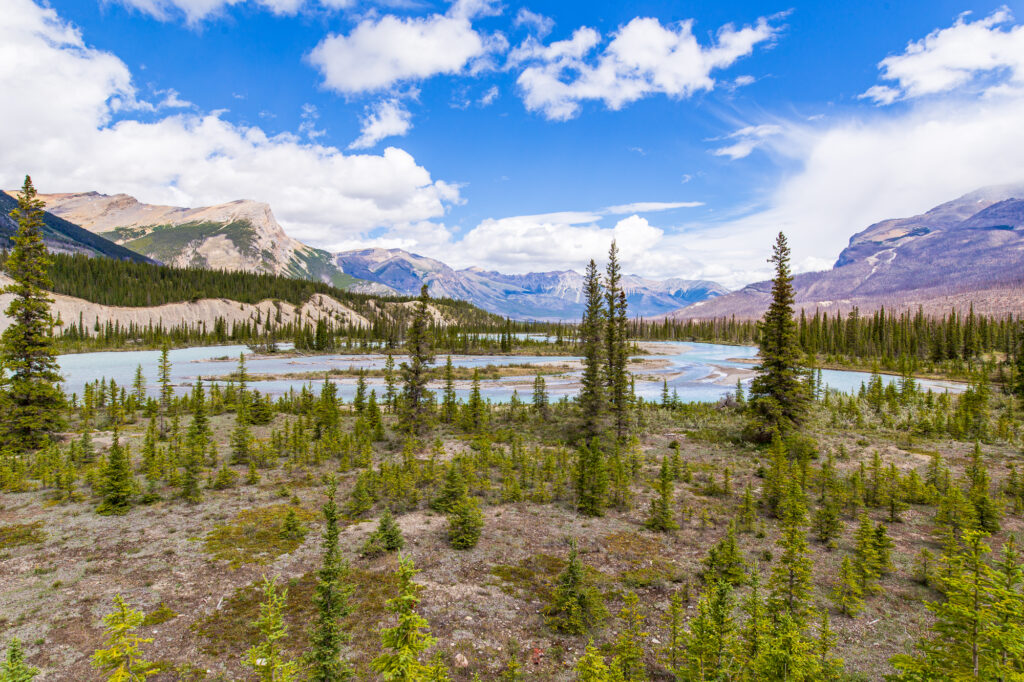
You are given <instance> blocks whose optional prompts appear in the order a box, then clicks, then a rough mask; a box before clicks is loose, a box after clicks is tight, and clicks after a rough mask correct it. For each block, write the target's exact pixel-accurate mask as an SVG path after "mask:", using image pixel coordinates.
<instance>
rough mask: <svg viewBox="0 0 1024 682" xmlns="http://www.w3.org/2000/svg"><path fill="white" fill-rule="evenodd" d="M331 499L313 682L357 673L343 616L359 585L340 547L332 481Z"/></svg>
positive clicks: (316, 598)
mask: <svg viewBox="0 0 1024 682" xmlns="http://www.w3.org/2000/svg"><path fill="white" fill-rule="evenodd" d="M328 485H329V487H328V489H327V502H326V503H325V504H324V506H323V509H322V512H323V515H324V534H323V545H322V546H323V560H322V561H321V564H320V570H318V571H317V583H316V592H315V593H314V594H313V603H314V605H316V611H317V616H316V625H315V626H314V629H313V632H312V635H311V636H310V644H311V645H312V648H313V651H312V652H311V654H310V659H311V666H310V672H309V680H310V682H340V681H342V680H350V679H352V678H353V677H354V675H355V673H354V671H353V669H352V667H351V665H350V664H349V662H348V661H347V660H345V659H343V658H342V656H341V654H342V647H343V646H344V645H345V644H346V643H347V642H348V641H349V635H348V633H347V632H346V631H345V630H344V629H343V628H342V627H341V622H340V621H341V619H342V618H344V617H345V616H347V615H349V614H350V613H351V612H352V607H351V605H350V603H349V599H350V598H351V596H352V592H353V591H354V589H355V586H354V585H353V584H352V583H350V582H348V577H349V566H348V561H346V560H345V557H344V556H343V555H342V553H341V549H340V548H339V546H338V505H337V504H336V503H335V501H334V498H335V495H336V494H337V483H336V482H335V481H334V479H331V480H330V481H329V483H328Z"/></svg>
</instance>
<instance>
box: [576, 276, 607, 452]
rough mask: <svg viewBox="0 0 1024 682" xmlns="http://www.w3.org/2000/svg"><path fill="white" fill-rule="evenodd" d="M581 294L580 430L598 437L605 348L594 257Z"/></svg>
mask: <svg viewBox="0 0 1024 682" xmlns="http://www.w3.org/2000/svg"><path fill="white" fill-rule="evenodd" d="M583 289H584V295H585V296H586V309H585V311H584V313H583V321H582V322H580V327H579V338H580V345H581V349H580V350H581V353H580V354H581V355H582V356H583V375H582V377H581V378H580V396H579V405H580V411H581V412H582V414H583V430H584V433H585V434H586V435H587V436H597V435H598V434H599V433H600V432H601V428H602V425H603V415H604V406H605V390H604V389H605V385H604V381H603V378H604V377H603V373H602V367H603V364H604V362H603V361H604V348H603V347H602V340H603V332H604V308H603V306H602V301H601V297H602V290H601V277H600V275H598V274H597V264H596V263H594V261H593V260H591V261H590V263H589V264H588V265H587V273H586V276H585V280H584V284H583Z"/></svg>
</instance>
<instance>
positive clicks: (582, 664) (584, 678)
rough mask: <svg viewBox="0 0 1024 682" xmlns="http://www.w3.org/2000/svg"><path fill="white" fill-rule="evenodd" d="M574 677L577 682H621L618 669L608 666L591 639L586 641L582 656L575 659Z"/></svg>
mask: <svg viewBox="0 0 1024 682" xmlns="http://www.w3.org/2000/svg"><path fill="white" fill-rule="evenodd" d="M575 669H576V679H577V680H578V682H621V681H622V676H621V674H619V671H618V670H617V669H614V668H609V667H608V664H607V663H606V662H605V660H604V656H602V655H601V652H600V651H598V650H597V648H595V647H594V642H593V640H591V641H590V642H588V643H587V648H586V651H584V652H583V656H581V657H580V659H579V660H578V661H576V666H575Z"/></svg>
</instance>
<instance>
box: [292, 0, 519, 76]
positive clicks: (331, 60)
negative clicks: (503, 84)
mask: <svg viewBox="0 0 1024 682" xmlns="http://www.w3.org/2000/svg"><path fill="white" fill-rule="evenodd" d="M495 11H496V10H495V9H494V7H493V5H492V4H491V3H489V2H486V1H482V0H459V2H456V3H455V4H453V5H452V6H451V7H450V8H449V11H448V12H447V13H445V14H431V15H428V16H425V17H398V16H395V15H392V14H386V15H383V16H380V17H375V16H371V17H368V18H366V19H363V20H362V21H360V22H359V23H358V24H357V25H356V27H355V28H353V29H352V30H351V31H350V32H349V33H348V34H332V35H329V36H327V37H326V38H324V39H323V40H322V41H320V43H319V44H318V45H317V46H316V47H315V48H313V51H312V52H311V53H310V54H309V61H310V63H312V64H313V65H314V66H315V67H316V68H317V69H319V71H320V73H321V75H322V76H323V79H324V85H325V86H326V87H327V88H329V89H331V90H334V91H336V92H339V93H343V94H357V93H364V92H375V91H380V90H386V89H388V88H391V87H392V86H395V85H397V84H400V83H404V82H410V81H418V80H423V79H426V78H430V77H432V76H436V75H441V74H449V75H451V74H458V73H473V72H476V71H478V70H480V69H485V68H489V67H491V66H492V63H491V62H490V61H489V58H490V56H491V55H492V54H493V53H499V52H504V51H505V50H506V49H507V48H508V43H507V41H506V40H505V38H504V36H502V35H501V34H498V33H495V34H484V33H481V32H478V31H477V30H476V29H474V28H473V25H472V20H473V19H474V18H476V17H478V16H486V15H488V14H493V13H494V12H495Z"/></svg>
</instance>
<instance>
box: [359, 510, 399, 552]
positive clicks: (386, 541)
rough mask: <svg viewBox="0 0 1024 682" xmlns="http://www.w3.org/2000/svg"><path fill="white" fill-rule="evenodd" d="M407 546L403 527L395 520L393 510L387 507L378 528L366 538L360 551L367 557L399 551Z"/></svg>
mask: <svg viewBox="0 0 1024 682" xmlns="http://www.w3.org/2000/svg"><path fill="white" fill-rule="evenodd" d="M403 547H405V538H403V537H402V529H401V528H399V527H398V524H397V523H396V522H395V517H394V516H392V514H391V510H390V509H387V508H385V509H384V512H383V513H382V514H381V515H380V521H379V522H378V523H377V528H376V529H374V531H373V532H372V533H370V535H369V536H368V537H367V538H366V542H364V543H363V547H362V549H360V551H359V553H360V554H361V555H362V556H365V557H375V556H380V555H381V554H386V553H388V552H397V551H398V550H400V549H402V548H403Z"/></svg>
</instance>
